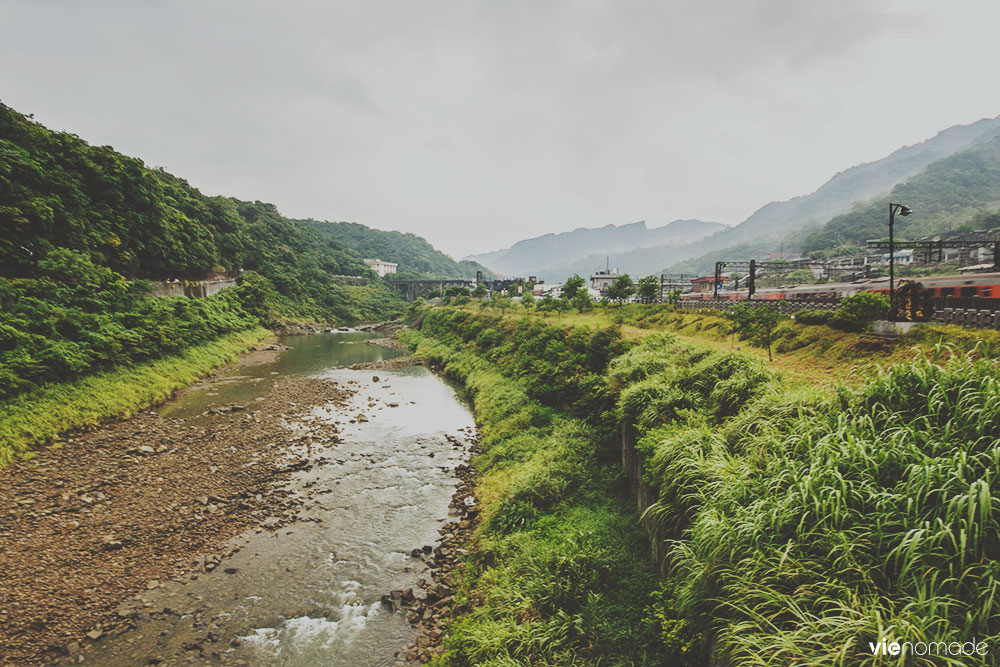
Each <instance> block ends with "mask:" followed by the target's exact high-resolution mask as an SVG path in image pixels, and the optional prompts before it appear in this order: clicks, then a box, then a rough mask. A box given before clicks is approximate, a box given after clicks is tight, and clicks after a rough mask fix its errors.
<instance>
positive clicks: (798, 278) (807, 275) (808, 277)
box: [785, 269, 816, 285]
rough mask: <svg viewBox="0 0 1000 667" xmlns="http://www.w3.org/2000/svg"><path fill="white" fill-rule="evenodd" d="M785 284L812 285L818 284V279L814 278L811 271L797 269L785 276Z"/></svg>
mask: <svg viewBox="0 0 1000 667" xmlns="http://www.w3.org/2000/svg"><path fill="white" fill-rule="evenodd" d="M785 282H786V283H795V284H799V285H811V284H813V283H814V282H816V278H815V277H814V276H813V272H812V271H810V270H809V269H795V270H794V271H792V272H791V273H789V274H788V275H787V276H785Z"/></svg>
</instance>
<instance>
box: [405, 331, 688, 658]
mask: <svg viewBox="0 0 1000 667" xmlns="http://www.w3.org/2000/svg"><path fill="white" fill-rule="evenodd" d="M459 339H460V336H456V338H453V339H452V341H453V342H452V344H451V345H446V344H444V343H442V342H441V341H439V340H435V339H432V338H429V337H427V336H425V335H421V334H420V333H417V332H408V333H407V334H406V340H407V341H408V342H409V343H410V344H411V345H413V346H415V347H416V352H415V354H416V355H417V356H418V357H421V358H423V359H425V360H426V361H427V362H428V363H430V364H432V365H434V366H436V367H437V368H439V369H440V370H441V372H443V373H444V374H445V375H447V376H449V377H451V378H453V379H455V380H457V381H459V382H461V383H462V384H463V385H464V387H465V388H466V389H467V390H468V392H469V395H470V396H471V397H472V400H473V404H474V408H475V413H476V418H477V422H478V423H479V424H480V430H481V433H482V435H483V449H484V453H483V454H482V456H480V457H479V458H478V459H477V460H476V461H475V465H476V467H477V468H478V469H479V471H480V473H481V476H480V480H479V482H478V486H477V496H478V498H479V500H480V502H481V505H482V508H483V510H482V513H483V516H482V518H483V520H482V523H481V526H480V528H479V530H478V532H477V534H476V536H475V539H474V544H473V545H472V552H473V555H472V556H471V557H470V558H469V559H468V563H467V564H466V573H467V574H466V578H465V581H464V583H463V589H462V593H461V596H462V597H464V599H468V600H475V601H476V604H475V605H474V606H473V607H472V610H471V612H470V613H469V614H468V615H467V616H465V617H463V618H461V619H459V620H457V621H456V622H454V623H453V624H452V626H451V628H450V635H451V636H450V638H449V639H448V640H447V642H446V647H447V652H446V654H445V655H444V657H443V658H442V659H441V660H440V664H443V665H449V666H462V667H465V666H469V667H471V666H472V665H492V666H499V665H527V664H530V665H660V664H681V663H679V662H677V661H676V660H675V659H674V656H673V654H672V653H671V651H670V650H669V649H668V648H667V647H665V646H664V645H663V644H662V643H661V642H659V640H658V637H659V633H658V629H657V627H656V624H655V623H653V622H651V621H650V614H649V612H648V609H647V607H648V606H649V605H651V604H653V602H654V601H655V593H656V591H657V589H658V584H657V580H656V576H655V573H654V572H653V567H652V564H651V563H650V562H649V559H648V557H647V552H646V542H645V536H644V535H643V533H642V530H641V528H639V526H638V524H637V522H636V520H635V511H634V509H633V505H632V503H631V501H630V499H629V498H628V497H627V495H626V494H625V493H623V489H622V487H621V486H620V484H619V472H618V470H617V466H616V465H614V464H607V463H603V462H602V461H601V457H600V455H599V454H600V451H601V450H602V448H603V447H604V446H605V444H604V443H602V442H601V440H602V438H603V437H604V436H602V431H601V429H600V428H598V427H595V426H593V425H591V424H588V423H586V422H585V421H584V420H581V419H576V418H573V417H569V416H567V415H566V414H565V413H564V412H562V411H560V410H557V409H554V408H551V407H546V406H543V405H540V404H539V403H538V402H537V401H535V400H533V399H532V398H531V397H530V396H529V394H528V391H527V389H526V388H525V386H524V385H523V384H522V383H521V382H519V381H517V380H515V379H512V378H510V377H506V376H505V375H503V374H502V373H500V372H498V370H497V369H496V367H495V366H494V365H493V364H492V363H490V362H487V361H486V360H485V359H483V358H482V357H481V356H480V355H479V354H476V353H474V352H473V351H472V349H475V348H474V345H475V343H471V344H470V345H469V346H468V347H466V348H465V349H460V348H459V344H458V343H455V342H454V341H456V340H459ZM470 347H471V348H472V349H470Z"/></svg>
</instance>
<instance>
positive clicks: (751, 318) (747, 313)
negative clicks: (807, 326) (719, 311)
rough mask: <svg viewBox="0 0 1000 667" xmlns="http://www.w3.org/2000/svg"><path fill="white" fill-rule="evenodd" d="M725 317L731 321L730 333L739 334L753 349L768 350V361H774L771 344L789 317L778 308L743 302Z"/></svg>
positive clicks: (726, 313)
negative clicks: (781, 324) (775, 334)
mask: <svg viewBox="0 0 1000 667" xmlns="http://www.w3.org/2000/svg"><path fill="white" fill-rule="evenodd" d="M723 315H724V316H725V318H726V319H727V320H729V321H730V332H732V333H735V334H739V336H740V340H745V341H746V342H747V343H749V344H750V345H751V346H753V347H759V348H764V349H766V350H767V360H768V361H773V359H772V357H771V343H773V342H774V332H775V330H776V329H777V328H778V325H779V324H780V323H781V321H782V320H784V319H787V315H783V314H782V313H780V312H778V309H777V308H772V307H771V306H766V305H764V304H756V303H753V302H752V301H741V302H740V303H738V304H736V305H735V306H733V307H732V308H730V309H729V310H727V311H726V312H725V313H723Z"/></svg>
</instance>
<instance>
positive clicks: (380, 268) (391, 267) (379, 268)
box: [362, 259, 399, 278]
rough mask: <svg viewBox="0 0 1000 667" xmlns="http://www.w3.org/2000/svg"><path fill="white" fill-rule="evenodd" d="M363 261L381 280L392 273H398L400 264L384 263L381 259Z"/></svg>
mask: <svg viewBox="0 0 1000 667" xmlns="http://www.w3.org/2000/svg"><path fill="white" fill-rule="evenodd" d="M362 261H363V262H364V263H365V264H367V265H368V268H370V269H371V270H372V271H374V272H375V273H377V274H378V277H379V278H381V277H382V276H385V275H388V274H390V273H396V269H397V268H399V264H396V263H395V262H383V261H382V260H381V259H364V260H362Z"/></svg>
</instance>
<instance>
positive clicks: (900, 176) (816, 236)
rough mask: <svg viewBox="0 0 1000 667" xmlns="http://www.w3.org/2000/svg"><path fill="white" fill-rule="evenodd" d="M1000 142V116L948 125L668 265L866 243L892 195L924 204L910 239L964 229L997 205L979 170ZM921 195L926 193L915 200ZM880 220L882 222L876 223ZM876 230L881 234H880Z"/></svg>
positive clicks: (704, 269)
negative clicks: (968, 221)
mask: <svg viewBox="0 0 1000 667" xmlns="http://www.w3.org/2000/svg"><path fill="white" fill-rule="evenodd" d="M998 138H1000V118H992V119H984V120H981V121H978V122H976V123H972V124H971V125H957V126H955V127H951V128H948V129H947V130H943V131H942V132H939V133H938V134H937V135H936V136H935V137H933V138H931V139H928V140H927V141H924V142H923V143H920V144H916V145H914V146H907V147H905V148H901V149H899V150H898V151H896V152H894V153H892V154H891V155H889V156H887V157H885V158H883V159H881V160H878V161H876V162H871V163H868V164H863V165H859V166H857V167H852V168H851V169H848V170H846V171H843V172H841V173H839V174H837V175H835V176H834V177H833V178H831V179H830V180H829V181H828V182H827V183H826V184H825V185H823V187H821V188H820V189H818V190H817V191H816V192H814V193H812V194H809V195H805V196H803V197H796V198H794V199H790V200H788V201H785V202H777V203H771V204H768V205H766V206H764V207H762V208H761V209H760V210H758V211H757V212H755V213H754V214H753V215H751V216H750V217H749V218H747V219H746V220H745V221H744V222H743V223H741V224H739V225H737V226H736V227H733V228H731V229H728V230H723V231H721V232H719V233H718V234H715V235H714V236H711V237H709V238H707V239H705V240H704V241H702V242H699V243H697V244H692V245H691V246H686V247H684V248H680V249H678V250H677V251H676V252H675V257H676V261H674V262H670V261H669V260H667V261H665V262H664V265H665V266H667V268H666V270H667V271H668V272H692V271H696V272H701V273H708V272H710V271H711V270H712V267H713V265H714V263H715V262H716V261H717V260H726V259H741V260H746V259H749V258H751V257H758V258H760V257H766V256H767V255H768V254H769V253H771V252H775V251H777V250H780V249H784V250H786V251H790V252H798V251H800V250H805V251H814V250H834V249H836V248H838V247H839V246H841V245H843V244H845V243H847V244H853V245H856V244H857V243H859V242H860V243H862V244H863V243H864V241H865V240H867V239H868V238H879V237H881V236H883V235H885V234H886V230H885V225H886V223H887V220H886V216H887V213H886V212H885V210H884V209H885V208H886V206H887V205H888V201H889V198H890V196H891V197H892V198H894V199H895V198H897V197H898V198H900V200H901V201H907V203H908V204H910V205H911V206H915V204H913V203H912V202H910V201H908V200H907V199H905V198H906V197H909V198H910V199H912V200H913V201H918V200H919V205H920V208H921V210H922V211H923V213H922V214H921V215H920V216H913V217H911V218H910V219H909V220H907V221H906V224H907V225H910V226H911V228H910V229H907V231H906V233H907V234H911V233H926V232H925V231H924V230H928V231H940V230H946V229H948V226H949V225H955V226H957V225H959V224H961V223H962V222H965V219H967V218H968V217H969V216H970V215H972V214H973V213H974V212H975V211H977V210H980V209H982V208H988V207H990V206H992V201H991V199H992V198H993V197H992V195H991V194H990V193H988V192H986V190H987V189H988V188H989V184H988V182H987V180H988V177H989V176H988V172H984V173H977V172H976V166H975V163H976V162H977V161H979V162H981V163H982V164H983V165H985V166H986V167H987V168H988V169H992V167H990V166H989V164H990V163H992V162H993V160H994V159H995V158H989V157H987V155H989V154H991V153H993V152H994V151H996V146H997V144H996V142H997V141H998ZM962 156H965V157H962ZM977 156H978V157H977ZM918 191H919V192H920V193H921V194H920V196H919V197H914V196H913V194H914V193H916V192H918ZM890 192H891V193H892V194H891V195H890ZM876 197H877V200H876V199H874V198H876ZM868 202H872V203H871V205H870V206H869V204H868ZM962 202H966V203H967V204H968V206H963V205H962ZM915 210H916V209H915ZM918 218H919V222H918ZM875 220H877V221H878V225H873V224H872V223H873V222H874V221H875ZM876 226H880V227H881V229H880V230H878V231H875V229H874V228H875V227H876ZM918 228H919V229H918ZM817 230H820V231H818V232H817ZM866 230H867V231H866ZM866 234H870V235H868V236H866ZM807 237H808V238H807Z"/></svg>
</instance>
